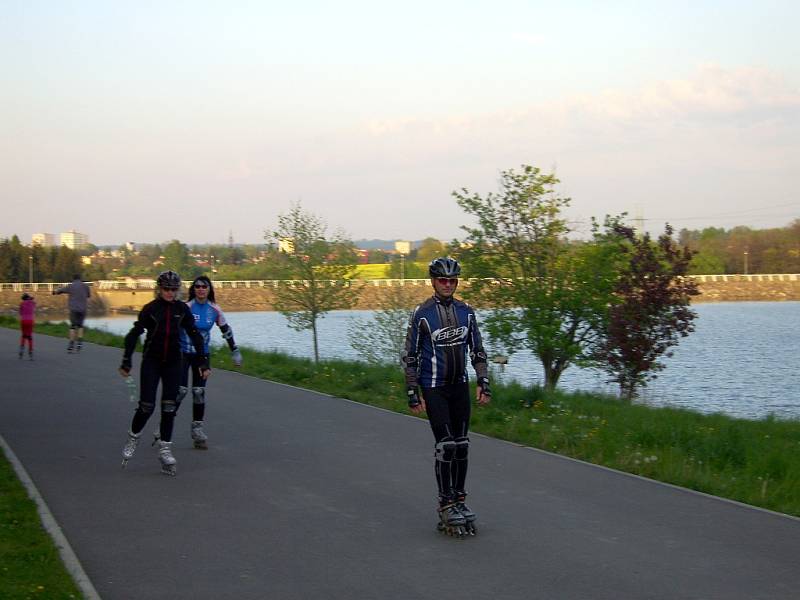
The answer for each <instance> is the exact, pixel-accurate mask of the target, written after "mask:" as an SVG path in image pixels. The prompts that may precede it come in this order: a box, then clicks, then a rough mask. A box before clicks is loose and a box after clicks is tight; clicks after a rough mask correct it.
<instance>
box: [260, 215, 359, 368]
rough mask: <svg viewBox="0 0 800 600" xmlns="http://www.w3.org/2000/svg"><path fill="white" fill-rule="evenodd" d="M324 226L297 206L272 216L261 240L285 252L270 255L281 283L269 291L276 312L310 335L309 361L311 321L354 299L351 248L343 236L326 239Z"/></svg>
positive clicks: (314, 331) (314, 334)
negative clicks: (272, 292)
mask: <svg viewBox="0 0 800 600" xmlns="http://www.w3.org/2000/svg"><path fill="white" fill-rule="evenodd" d="M326 233H327V226H326V225H325V223H324V222H323V221H322V220H321V219H320V218H319V217H317V216H315V215H313V214H311V213H309V212H306V211H304V210H303V208H302V207H301V206H300V204H299V203H297V204H295V205H293V206H292V208H291V209H290V210H289V212H288V213H285V214H281V215H279V216H278V226H277V228H276V229H275V230H274V231H272V232H269V233H267V234H266V236H265V237H266V238H267V239H268V240H270V241H273V242H274V243H276V244H277V245H281V244H283V248H284V249H285V251H283V252H278V253H276V262H277V263H278V266H279V268H281V270H282V272H283V280H282V281H281V282H280V283H279V285H278V287H276V288H275V305H276V308H277V309H278V310H279V311H280V312H281V313H282V314H283V316H285V317H286V319H287V320H288V321H289V326H290V327H291V328H292V329H294V330H296V331H303V330H305V329H310V330H311V333H312V337H313V341H314V360H315V361H319V343H318V339H317V321H318V319H321V318H323V317H324V316H325V313H327V312H329V311H331V310H342V309H348V308H352V306H353V305H354V304H355V301H356V299H357V296H356V293H355V291H354V290H353V289H352V288H351V287H350V281H351V279H352V278H353V275H354V274H355V265H356V254H355V246H354V245H353V242H352V241H350V240H349V239H347V238H346V237H345V236H344V234H343V233H340V232H337V233H336V234H334V236H333V237H332V238H330V239H328V238H327V237H326Z"/></svg>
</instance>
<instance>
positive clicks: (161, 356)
mask: <svg viewBox="0 0 800 600" xmlns="http://www.w3.org/2000/svg"><path fill="white" fill-rule="evenodd" d="M181 327H182V328H183V329H184V330H186V333H187V334H188V335H189V339H190V340H192V345H193V346H194V349H195V351H196V353H197V354H196V355H195V356H196V359H197V360H196V366H198V367H199V368H201V369H207V368H208V355H207V354H206V353H205V352H204V342H203V336H202V335H201V334H200V332H199V331H198V330H197V327H195V324H194V317H193V316H192V312H191V310H189V307H188V306H186V304H184V303H183V302H180V301H178V300H176V301H174V302H167V301H166V300H162V299H161V298H156V299H155V300H153V301H152V302H148V303H147V304H145V305H144V308H142V310H141V311H140V312H139V316H138V318H137V319H136V322H135V323H134V324H133V327H131V330H130V331H129V332H128V335H126V336H125V354H124V359H125V360H128V361H129V360H130V359H131V356H132V355H133V351H134V349H135V348H136V342H137V341H138V339H139V336H141V335H142V333H144V331H145V330H147V337H146V338H145V340H144V351H143V358H149V359H155V360H160V361H161V362H171V361H175V360H180V359H181V342H180V339H181V336H180V328H181Z"/></svg>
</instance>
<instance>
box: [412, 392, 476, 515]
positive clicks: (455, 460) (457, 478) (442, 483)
mask: <svg viewBox="0 0 800 600" xmlns="http://www.w3.org/2000/svg"><path fill="white" fill-rule="evenodd" d="M422 396H423V398H425V405H426V407H427V413H428V421H429V422H430V424H431V430H432V431H433V437H434V439H435V440H436V450H435V457H436V460H435V462H434V470H435V473H436V483H437V485H438V486H439V502H440V504H448V503H450V502H452V501H454V500H457V499H459V498H463V497H464V496H466V491H465V489H464V484H465V482H466V479H467V464H468V456H469V438H468V437H467V435H468V433H469V417H470V409H471V404H470V401H469V385H468V384H467V383H456V384H452V385H445V386H441V387H436V388H423V390H422Z"/></svg>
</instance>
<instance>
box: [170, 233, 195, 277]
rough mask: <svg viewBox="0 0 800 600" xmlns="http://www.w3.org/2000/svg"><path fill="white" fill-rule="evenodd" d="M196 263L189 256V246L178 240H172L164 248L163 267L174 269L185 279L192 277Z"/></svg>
mask: <svg viewBox="0 0 800 600" xmlns="http://www.w3.org/2000/svg"><path fill="white" fill-rule="evenodd" d="M196 266H197V265H196V264H195V262H194V259H193V258H192V257H191V256H189V248H187V247H186V245H185V244H181V243H180V242H179V241H178V240H172V241H171V242H170V243H169V244H167V246H166V247H165V248H164V269H165V270H167V269H169V270H171V271H175V272H176V273H178V274H180V275H182V276H183V277H184V278H185V279H189V278H192V277H194V269H195V267H196Z"/></svg>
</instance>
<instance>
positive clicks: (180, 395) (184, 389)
mask: <svg viewBox="0 0 800 600" xmlns="http://www.w3.org/2000/svg"><path fill="white" fill-rule="evenodd" d="M188 391H189V388H188V387H186V386H185V385H182V386H180V387H178V397H177V398H175V403H176V404H178V405H179V406H180V403H181V402H183V399H184V398H186V394H187V393H188Z"/></svg>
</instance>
